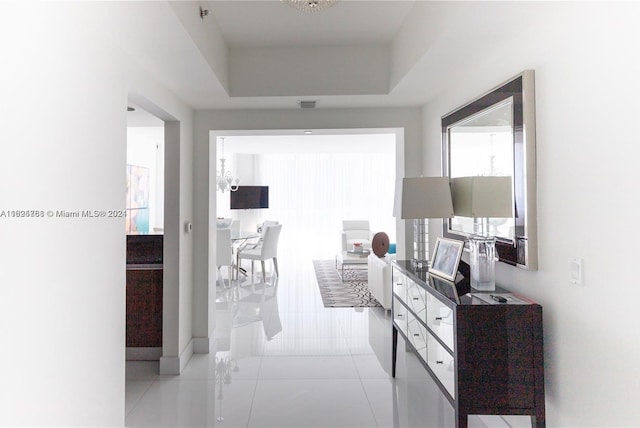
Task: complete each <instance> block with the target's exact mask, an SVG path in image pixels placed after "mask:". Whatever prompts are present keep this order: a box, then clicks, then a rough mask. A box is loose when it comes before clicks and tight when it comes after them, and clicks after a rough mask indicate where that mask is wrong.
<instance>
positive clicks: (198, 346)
mask: <svg viewBox="0 0 640 428" xmlns="http://www.w3.org/2000/svg"><path fill="white" fill-rule="evenodd" d="M192 341H193V353H194V354H208V353H209V350H210V349H211V348H210V345H211V341H210V339H209V338H208V337H194V338H193V340H192Z"/></svg>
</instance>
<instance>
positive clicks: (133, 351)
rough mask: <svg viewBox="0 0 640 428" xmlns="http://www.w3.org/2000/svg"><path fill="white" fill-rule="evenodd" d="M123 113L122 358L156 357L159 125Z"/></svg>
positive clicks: (135, 109) (138, 111)
mask: <svg viewBox="0 0 640 428" xmlns="http://www.w3.org/2000/svg"><path fill="white" fill-rule="evenodd" d="M127 110H128V112H127V166H126V175H127V189H126V197H125V201H126V202H125V208H126V221H125V224H126V226H125V231H123V232H124V233H126V235H127V268H126V269H127V274H126V276H127V282H126V306H127V307H126V359H127V360H145V361H149V360H152V361H156V360H160V357H161V356H162V334H163V331H162V320H163V274H164V271H163V259H164V251H163V248H164V153H165V150H164V146H165V141H164V135H165V123H164V121H163V120H161V119H159V118H157V117H155V116H153V115H152V114H150V113H149V112H147V111H146V110H144V109H143V108H141V107H139V106H138V105H135V104H133V103H129V106H128V109H127Z"/></svg>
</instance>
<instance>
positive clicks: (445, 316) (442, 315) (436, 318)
mask: <svg viewBox="0 0 640 428" xmlns="http://www.w3.org/2000/svg"><path fill="white" fill-rule="evenodd" d="M426 324H427V326H428V327H429V328H430V329H431V330H432V331H433V332H434V333H435V334H436V335H437V336H438V338H440V340H442V341H443V342H444V343H445V344H446V345H447V346H448V347H449V349H451V350H452V351H454V352H455V348H454V340H453V310H452V309H451V308H450V307H448V306H447V305H445V304H444V303H442V302H441V301H440V300H438V299H437V298H436V297H434V296H432V295H431V294H428V295H427V319H426Z"/></svg>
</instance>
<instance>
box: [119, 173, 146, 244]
mask: <svg viewBox="0 0 640 428" xmlns="http://www.w3.org/2000/svg"><path fill="white" fill-rule="evenodd" d="M125 208H126V211H127V215H126V231H127V235H146V234H148V233H149V168H145V167H142V166H136V165H127V199H126V205H125Z"/></svg>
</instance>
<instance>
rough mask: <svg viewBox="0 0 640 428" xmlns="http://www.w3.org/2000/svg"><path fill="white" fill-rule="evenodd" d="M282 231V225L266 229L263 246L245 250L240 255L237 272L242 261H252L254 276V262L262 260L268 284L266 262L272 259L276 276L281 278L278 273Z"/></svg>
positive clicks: (263, 277) (264, 276)
mask: <svg viewBox="0 0 640 428" xmlns="http://www.w3.org/2000/svg"><path fill="white" fill-rule="evenodd" d="M281 230H282V225H281V224H277V225H274V226H268V227H266V230H264V239H263V241H262V245H260V246H258V247H255V248H245V249H244V250H242V251H240V252H239V253H238V265H237V266H236V270H237V269H239V266H240V261H241V260H243V259H246V260H251V274H252V275H253V266H254V262H255V261H256V260H260V262H261V264H262V280H263V281H264V282H266V281H267V274H266V270H265V263H264V262H265V261H266V260H269V259H272V260H273V268H274V270H275V273H276V276H280V273H279V272H278V240H279V238H280V231H281ZM236 275H237V272H236Z"/></svg>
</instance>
